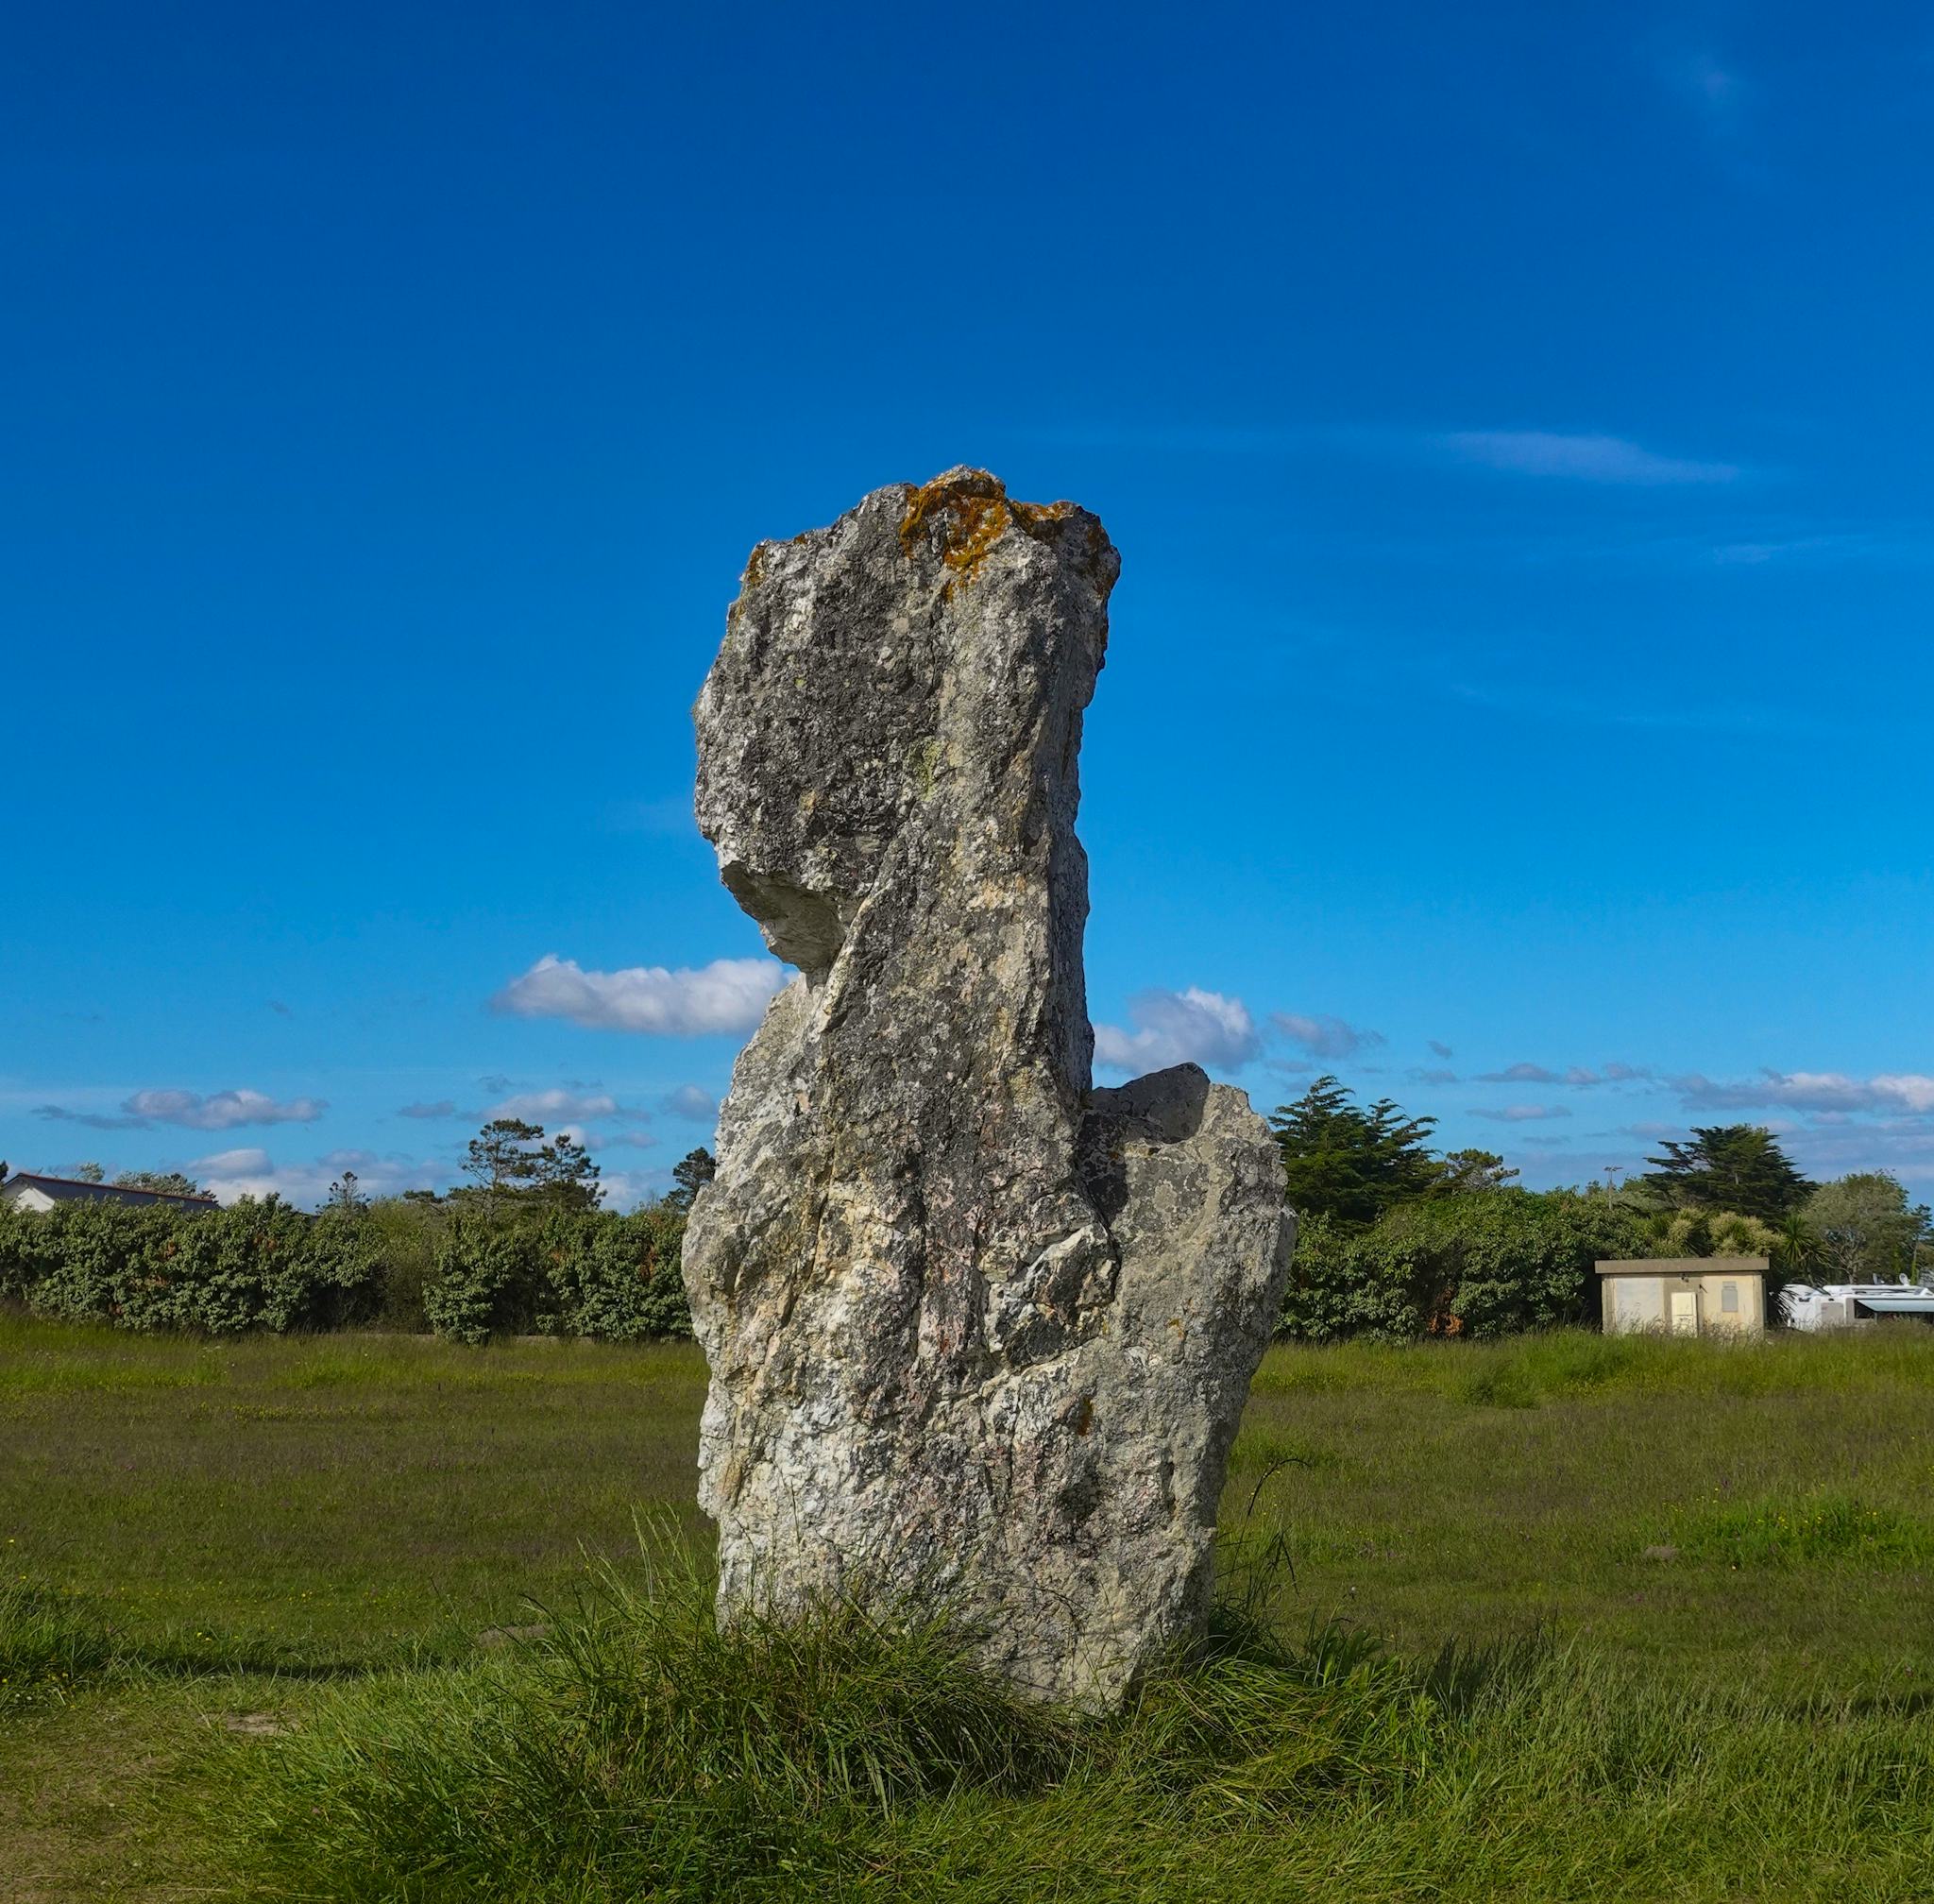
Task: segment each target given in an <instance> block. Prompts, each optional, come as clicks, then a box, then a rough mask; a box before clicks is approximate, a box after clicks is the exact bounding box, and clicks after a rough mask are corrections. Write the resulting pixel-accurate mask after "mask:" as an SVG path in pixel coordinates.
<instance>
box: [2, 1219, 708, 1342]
mask: <svg viewBox="0 0 1934 1904" xmlns="http://www.w3.org/2000/svg"><path fill="white" fill-rule="evenodd" d="M684 1231H685V1219H684V1216H682V1215H681V1214H680V1213H679V1212H677V1211H675V1210H670V1209H663V1208H659V1209H652V1210H644V1211H640V1212H638V1213H637V1214H636V1216H609V1215H604V1214H602V1213H598V1212H568V1211H560V1210H556V1209H551V1208H544V1207H540V1206H533V1205H528V1204H523V1205H519V1204H511V1205H508V1206H507V1207H506V1206H502V1205H500V1207H499V1208H498V1209H497V1210H495V1211H485V1210H481V1209H480V1210H471V1209H464V1208H461V1207H456V1208H451V1207H448V1206H443V1205H414V1204H410V1203H404V1202H397V1203H384V1204H379V1205H377V1206H375V1207H374V1208H372V1209H364V1210H358V1211H330V1212H326V1213H325V1214H324V1215H322V1216H304V1215H303V1214H302V1212H300V1211H299V1210H296V1209H294V1208H292V1207H291V1206H290V1205H288V1204H286V1203H283V1202H280V1200H279V1199H276V1198H273V1197H271V1198H269V1199H266V1200H264V1201H257V1200H255V1199H244V1200H243V1201H241V1202H239V1203H236V1204H234V1205H232V1206H231V1207H229V1209H226V1210H211V1211H206V1212H192V1211H180V1210H171V1209H168V1208H167V1207H165V1206H162V1205H151V1206H149V1207H147V1208H133V1207H127V1206H123V1205H119V1204H112V1203H64V1204H61V1205H59V1207H58V1208H56V1209H54V1210H52V1211H49V1212H46V1213H44V1214H42V1215H33V1214H28V1213H25V1212H23V1211H18V1210H10V1209H7V1210H0V1297H10V1298H12V1299H13V1300H14V1301H20V1302H24V1303H25V1305H26V1306H27V1308H28V1309H30V1310H31V1311H32V1312H33V1313H34V1314H36V1315H39V1316H49V1317H58V1318H63V1319H66V1320H69V1321H91V1322H110V1323H113V1324H115V1325H116V1326H118V1327H120V1328H124V1329H140V1330H153V1329H185V1330H192V1331H195V1332H196V1333H199V1334H203V1335H232V1334H235V1333H236V1332H238V1331H242V1330H249V1329H267V1330H273V1331H275V1332H277V1333H282V1332H285V1331H288V1330H292V1329H343V1328H353V1327H357V1326H366V1325H371V1324H377V1323H382V1324H387V1325H388V1326H392V1327H402V1328H411V1327H422V1326H426V1325H427V1326H428V1327H430V1328H431V1329H433V1330H434V1331H435V1332H436V1333H437V1334H438V1335H449V1336H452V1337H454V1338H456V1339H457V1340H459V1341H463V1342H482V1341H484V1340H486V1339H487V1338H488V1337H489V1336H491V1335H498V1334H506V1333H509V1334H524V1333H533V1332H534V1333H539V1334H554V1335H590V1336H597V1337H600V1338H602V1339H605V1340H610V1341H630V1340H634V1339H636V1338H637V1337H640V1336H652V1335H690V1334H691V1318H690V1316H689V1313H688V1312H687V1307H686V1301H685V1290H684V1287H683V1285H682V1284H681V1282H680V1280H679V1248H680V1244H681V1241H682V1239H683V1236H684Z"/></svg>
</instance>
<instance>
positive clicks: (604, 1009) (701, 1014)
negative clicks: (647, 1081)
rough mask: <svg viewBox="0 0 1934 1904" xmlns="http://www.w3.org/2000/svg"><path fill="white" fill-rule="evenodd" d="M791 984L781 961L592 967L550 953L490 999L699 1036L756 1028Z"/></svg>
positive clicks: (597, 1022) (525, 1013)
mask: <svg viewBox="0 0 1934 1904" xmlns="http://www.w3.org/2000/svg"><path fill="white" fill-rule="evenodd" d="M785 982H786V973H785V968H784V967H783V966H782V965H781V964H780V963H779V961H777V960H776V959H715V960H713V961H712V962H711V963H710V964H709V965H704V966H701V967H699V968H698V969H697V970H695V971H694V970H691V969H689V968H681V969H680V970H678V971H676V972H673V971H669V970H667V968H666V967H664V966H663V965H633V966H630V967H628V968H627V969H625V970H624V971H621V972H586V971H585V970H584V968H583V967H582V966H580V965H579V964H578V962H577V961H575V960H574V959H560V958H558V957H557V955H556V954H555V953H551V952H547V953H546V954H545V955H544V957H543V958H541V959H540V960H538V961H537V962H536V963H535V964H534V965H533V966H532V967H531V969H530V970H529V971H528V972H526V973H525V974H524V975H523V977H522V978H513V979H512V980H511V982H510V983H509V984H508V985H506V986H505V987H504V988H503V990H502V991H501V992H500V993H499V994H498V995H497V996H496V997H495V998H493V999H492V1000H491V1001H490V1002H491V1006H492V1009H493V1010H495V1011H499V1012H514V1013H516V1014H517V1016H519V1017H524V1018H568V1019H569V1020H570V1021H571V1023H572V1024H574V1025H583V1026H585V1027H587V1028H589V1029H592V1030H597V1031H638V1032H645V1033H649V1034H652V1035H654V1036H659V1037H673V1038H695V1037H701V1036H704V1034H706V1033H708V1032H715V1031H731V1032H745V1031H750V1030H752V1029H754V1028H755V1026H756V1025H757V1024H758V1022H759V1019H760V1018H761V1016H762V1015H763V1014H764V1012H765V1009H766V1006H767V1004H768V1002H769V1001H770V1000H771V999H772V995H773V994H774V993H775V992H777V991H778V990H779V988H780V986H782V985H783V984H784V983H785Z"/></svg>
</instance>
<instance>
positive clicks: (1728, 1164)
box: [1645, 1124, 1814, 1225]
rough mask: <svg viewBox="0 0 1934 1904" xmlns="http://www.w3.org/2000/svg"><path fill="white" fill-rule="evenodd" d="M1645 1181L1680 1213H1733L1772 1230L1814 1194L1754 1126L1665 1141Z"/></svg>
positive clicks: (1769, 1136) (1714, 1128)
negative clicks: (1684, 1211)
mask: <svg viewBox="0 0 1934 1904" xmlns="http://www.w3.org/2000/svg"><path fill="white" fill-rule="evenodd" d="M1663 1148H1664V1150H1665V1155H1664V1156H1662V1157H1648V1158H1647V1159H1646V1160H1645V1161H1646V1162H1647V1163H1648V1164H1651V1165H1655V1166H1656V1167H1655V1168H1654V1170H1653V1171H1652V1172H1651V1174H1650V1175H1648V1176H1647V1177H1646V1179H1645V1182H1647V1183H1648V1184H1650V1185H1651V1186H1652V1187H1653V1188H1654V1190H1656V1191H1658V1192H1659V1193H1660V1194H1661V1195H1662V1196H1663V1197H1665V1198H1666V1199H1668V1200H1669V1201H1670V1202H1671V1203H1672V1204H1674V1205H1675V1206H1677V1207H1678V1208H1679V1209H1682V1210H1687V1209H1698V1210H1737V1211H1739V1214H1740V1215H1741V1216H1757V1217H1758V1218H1759V1219H1760V1220H1761V1221H1762V1222H1765V1223H1772V1224H1774V1225H1777V1224H1778V1222H1779V1220H1780V1219H1781V1217H1783V1216H1786V1215H1787V1213H1788V1212H1789V1211H1791V1210H1797V1209H1798V1208H1799V1207H1800V1205H1801V1204H1803V1203H1804V1202H1805V1201H1806V1200H1807V1198H1808V1197H1810V1196H1811V1195H1812V1194H1813V1187H1814V1186H1813V1185H1812V1184H1811V1183H1809V1182H1807V1179H1806V1178H1805V1177H1803V1176H1801V1174H1800V1173H1799V1171H1798V1170H1796V1169H1795V1168H1794V1167H1793V1165H1792V1160H1791V1159H1790V1158H1789V1157H1788V1156H1787V1154H1786V1152H1785V1151H1784V1150H1782V1149H1781V1148H1779V1144H1778V1142H1777V1141H1776V1140H1775V1138H1774V1137H1773V1132H1772V1131H1768V1130H1765V1129H1763V1128H1762V1127H1761V1126H1759V1125H1757V1124H1715V1125H1711V1126H1708V1127H1707V1128H1705V1129H1703V1130H1701V1129H1697V1128H1695V1129H1694V1131H1693V1132H1692V1135H1691V1137H1690V1138H1689V1139H1688V1141H1687V1142H1685V1143H1683V1144H1678V1143H1673V1142H1671V1141H1670V1140H1668V1142H1667V1143H1666V1144H1665V1145H1664V1147H1663Z"/></svg>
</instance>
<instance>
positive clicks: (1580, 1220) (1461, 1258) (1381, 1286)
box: [1277, 1189, 1645, 1342]
mask: <svg viewBox="0 0 1934 1904" xmlns="http://www.w3.org/2000/svg"><path fill="white" fill-rule="evenodd" d="M1644 1247H1645V1235H1644V1229H1643V1225H1642V1222H1641V1220H1640V1219H1639V1218H1638V1217H1637V1216H1635V1215H1634V1214H1633V1213H1631V1212H1630V1211H1627V1210H1626V1209H1624V1208H1622V1207H1621V1206H1620V1205H1619V1204H1616V1203H1614V1202H1612V1201H1610V1200H1609V1199H1606V1198H1603V1197H1581V1196H1577V1195H1575V1194H1573V1193H1571V1192H1569V1191H1548V1192H1543V1193H1540V1192H1535V1191H1530V1190H1517V1189H1498V1190H1477V1191H1468V1192H1461V1193H1458V1194H1456V1195H1452V1196H1447V1197H1432V1198H1422V1199H1417V1200H1416V1201H1414V1202H1410V1203H1403V1204H1400V1205H1399V1206H1398V1207H1397V1208H1396V1209H1394V1210H1392V1211H1390V1212H1388V1213H1387V1214H1386V1215H1385V1216H1383V1218H1382V1219H1381V1220H1380V1221H1378V1222H1377V1223H1375V1224H1374V1225H1372V1226H1371V1227H1370V1228H1369V1229H1367V1230H1363V1231H1358V1232H1354V1233H1351V1232H1348V1231H1345V1230H1342V1229H1340V1228H1339V1227H1338V1226H1337V1225H1335V1224H1334V1223H1332V1221H1330V1220H1329V1219H1328V1218H1324V1217H1318V1218H1316V1219H1315V1220H1314V1221H1312V1222H1310V1223H1307V1224H1305V1225H1304V1226H1303V1229H1302V1232H1301V1234H1300V1235H1299V1236H1298V1242H1297V1253H1296V1262H1295V1264H1294V1266H1293V1267H1292V1268H1291V1270H1290V1282H1289V1288H1288V1290H1287V1291H1286V1292H1285V1295H1284V1298H1283V1306H1282V1316H1281V1321H1280V1323H1279V1325H1278V1330H1277V1333H1278V1334H1279V1335H1284V1336H1290V1337H1294V1338H1296V1339H1298V1340H1302V1341H1309V1342H1334V1341H1340V1340H1342V1339H1344V1338H1345V1337H1347V1336H1351V1335H1365V1336H1368V1337H1370V1338H1372V1339H1374V1340H1381V1341H1401V1340H1405V1339H1408V1338H1411V1337H1415V1336H1418V1335H1465V1336H1469V1337H1472V1338H1475V1339H1479V1340H1482V1339H1485V1338H1488V1337H1493V1336H1498V1335H1512V1334H1515V1333H1517V1332H1518V1331H1520V1330H1526V1329H1549V1328H1553V1327H1556V1326H1558V1325H1560V1324H1562V1323H1567V1322H1575V1321H1578V1320H1580V1319H1582V1318H1584V1317H1586V1315H1587V1314H1588V1313H1589V1302H1590V1294H1591V1285H1592V1265H1593V1263H1594V1262H1595V1261H1597V1260H1599V1259H1600V1258H1603V1257H1613V1256H1630V1255H1637V1254H1639V1253H1641V1252H1642V1250H1643V1249H1644Z"/></svg>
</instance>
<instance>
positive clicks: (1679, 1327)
mask: <svg viewBox="0 0 1934 1904" xmlns="http://www.w3.org/2000/svg"><path fill="white" fill-rule="evenodd" d="M1672 1334H1673V1335H1698V1334H1699V1291H1698V1290H1696V1289H1674V1290H1673V1291H1672Z"/></svg>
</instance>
